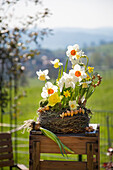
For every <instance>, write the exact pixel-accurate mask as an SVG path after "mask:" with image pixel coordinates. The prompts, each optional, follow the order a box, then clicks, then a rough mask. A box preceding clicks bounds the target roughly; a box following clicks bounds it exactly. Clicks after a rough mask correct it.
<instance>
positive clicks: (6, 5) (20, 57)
mask: <svg viewBox="0 0 113 170" xmlns="http://www.w3.org/2000/svg"><path fill="white" fill-rule="evenodd" d="M19 5H21V6H24V7H25V8H26V9H27V8H28V9H29V6H32V7H35V10H34V11H33V12H31V10H32V9H31V10H28V11H27V12H26V13H24V16H23V13H22V11H20V14H19V16H20V17H19V16H16V9H18V6H19ZM41 7H42V8H41ZM40 8H41V10H40V11H39V9H40ZM33 9H34V8H33ZM49 15H50V12H49V10H48V8H45V9H43V6H42V3H41V1H40V0H24V1H23V0H11V1H9V0H1V1H0V57H1V58H2V56H4V57H6V58H9V59H11V60H12V62H13V68H11V69H13V71H14V70H15V71H16V73H18V75H20V74H21V73H22V72H23V71H24V70H25V66H23V64H24V62H26V61H28V60H29V59H31V58H33V57H34V56H37V55H39V51H38V47H39V46H38V45H39V43H38V42H39V39H43V38H44V36H45V35H47V34H48V33H49V32H50V31H51V30H50V29H48V28H46V29H41V30H38V26H39V23H40V22H42V21H44V19H45V18H46V17H47V16H49ZM11 27H12V28H11ZM23 37H24V38H23ZM33 43H34V44H35V46H34V48H32V47H33ZM14 67H16V69H15V68H14Z"/></svg>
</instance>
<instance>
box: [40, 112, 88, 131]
mask: <svg viewBox="0 0 113 170" xmlns="http://www.w3.org/2000/svg"><path fill="white" fill-rule="evenodd" d="M89 120H90V117H89V110H87V109H85V113H84V114H83V113H78V114H76V115H73V116H71V115H70V116H66V117H63V118H61V117H60V114H59V112H58V113H55V112H52V111H43V112H41V113H39V118H38V121H39V123H40V126H41V127H43V128H46V129H48V130H50V131H52V132H53V133H64V134H65V133H83V132H85V128H86V127H88V125H89Z"/></svg>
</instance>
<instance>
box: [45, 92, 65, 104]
mask: <svg viewBox="0 0 113 170" xmlns="http://www.w3.org/2000/svg"><path fill="white" fill-rule="evenodd" d="M61 99H62V96H58V93H57V92H55V93H54V94H53V95H51V96H50V97H49V99H48V101H49V103H48V105H49V106H54V105H55V104H56V103H60V102H61Z"/></svg>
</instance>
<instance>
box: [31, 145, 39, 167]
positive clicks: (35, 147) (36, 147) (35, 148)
mask: <svg viewBox="0 0 113 170" xmlns="http://www.w3.org/2000/svg"><path fill="white" fill-rule="evenodd" d="M33 160H35V161H33V169H34V170H39V161H40V142H33Z"/></svg>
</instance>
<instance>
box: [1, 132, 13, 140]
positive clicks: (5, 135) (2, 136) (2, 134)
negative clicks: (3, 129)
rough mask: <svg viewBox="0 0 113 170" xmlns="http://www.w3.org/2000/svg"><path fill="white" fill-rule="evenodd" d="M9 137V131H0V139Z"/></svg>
mask: <svg viewBox="0 0 113 170" xmlns="http://www.w3.org/2000/svg"><path fill="white" fill-rule="evenodd" d="M10 137H11V134H10V133H0V140H2V139H5V140H6V139H9V138H10Z"/></svg>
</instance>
